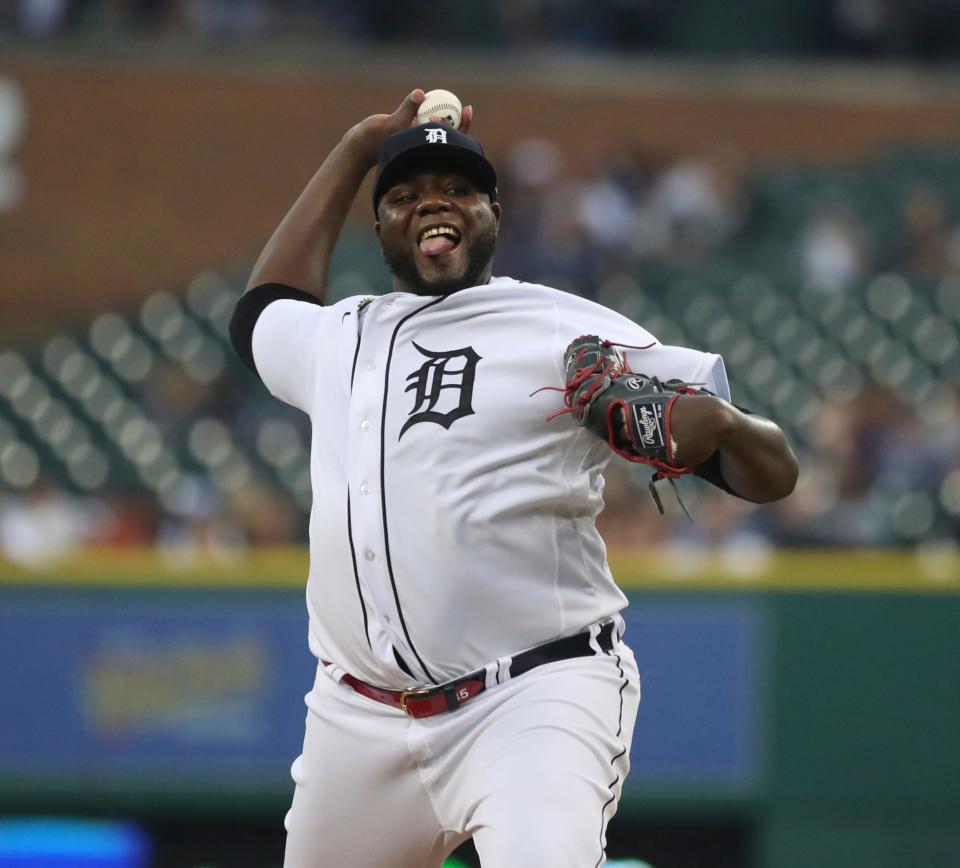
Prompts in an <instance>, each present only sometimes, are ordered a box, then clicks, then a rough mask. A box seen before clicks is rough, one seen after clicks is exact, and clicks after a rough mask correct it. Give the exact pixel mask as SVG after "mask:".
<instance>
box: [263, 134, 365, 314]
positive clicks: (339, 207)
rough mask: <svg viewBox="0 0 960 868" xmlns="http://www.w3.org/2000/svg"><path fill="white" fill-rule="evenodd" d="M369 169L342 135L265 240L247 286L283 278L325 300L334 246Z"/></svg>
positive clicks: (291, 284)
mask: <svg viewBox="0 0 960 868" xmlns="http://www.w3.org/2000/svg"><path fill="white" fill-rule="evenodd" d="M369 169H370V163H369V162H368V160H367V159H365V157H364V155H363V154H362V152H360V151H359V149H357V148H356V147H355V146H353V145H352V143H351V142H350V141H349V139H348V138H344V139H343V140H341V142H340V143H339V144H338V145H337V146H336V147H335V148H334V149H333V150H332V151H331V152H330V155H329V156H328V157H327V159H326V160H324V162H323V165H322V166H321V167H320V168H319V170H318V171H317V173H316V174H315V175H314V176H313V178H312V179H311V181H310V183H309V184H307V186H306V189H304V191H303V193H301V194H300V197H299V198H298V199H297V201H296V202H295V203H294V205H293V207H292V208H291V209H290V211H289V212H288V213H287V216H286V217H284V218H283V221H282V222H281V223H280V225H279V226H278V227H277V229H276V230H275V231H274V233H273V235H272V236H271V238H270V240H269V241H268V242H267V245H266V247H264V249H263V252H262V253H261V254H260V257H259V259H257V263H256V265H254V267H253V272H252V273H251V275H250V280H249V282H248V283H247V289H251V288H252V287H254V286H258V285H260V284H262V283H284V284H287V285H289V286H293V287H295V288H297V289H302V290H305V291H306V292H309V293H311V294H313V295H315V296H317V298H318V299H320V300H321V301H323V298H324V295H325V293H326V288H327V272H328V269H329V267H330V257H331V256H332V255H333V248H334V246H335V245H336V243H337V238H338V237H339V236H340V230H341V229H342V228H343V224H344V222H345V221H346V219H347V214H348V213H349V211H350V208H351V206H352V205H353V200H354V199H355V198H356V196H357V191H358V190H359V189H360V184H361V183H362V182H363V179H364V176H365V175H366V174H367V171H368V170H369Z"/></svg>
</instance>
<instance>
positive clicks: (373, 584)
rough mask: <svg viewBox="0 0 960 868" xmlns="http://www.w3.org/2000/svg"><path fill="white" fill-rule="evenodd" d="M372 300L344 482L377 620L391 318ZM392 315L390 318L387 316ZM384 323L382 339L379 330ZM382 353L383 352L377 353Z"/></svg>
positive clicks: (383, 591)
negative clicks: (382, 430) (385, 378)
mask: <svg viewBox="0 0 960 868" xmlns="http://www.w3.org/2000/svg"><path fill="white" fill-rule="evenodd" d="M377 307H378V305H377V304H374V305H371V307H370V308H369V309H368V311H367V314H366V318H365V322H364V327H363V333H362V336H361V344H360V350H359V355H358V358H357V364H356V368H355V374H354V377H353V384H352V389H351V398H350V412H351V418H352V420H353V421H352V424H351V428H352V430H353V431H356V432H357V435H356V436H351V437H349V438H348V439H349V444H348V449H349V467H348V484H349V486H350V490H351V493H352V495H353V496H352V497H351V499H350V503H351V511H352V521H353V533H354V545H355V546H356V553H357V572H358V574H359V578H360V581H361V583H362V584H363V585H365V586H366V588H367V590H368V592H369V594H370V599H371V601H372V604H373V610H374V611H373V612H371V614H372V615H373V617H374V618H375V619H376V620H379V621H380V622H381V624H389V621H388V620H387V619H388V617H389V615H388V613H389V612H390V611H391V607H392V606H393V595H392V590H391V588H390V580H389V575H388V573H387V569H386V559H385V557H384V548H383V513H382V503H381V500H380V497H379V496H377V495H378V492H379V480H380V420H381V415H382V409H383V408H382V401H383V388H384V385H383V371H384V363H385V353H386V346H387V344H388V343H389V340H388V338H389V330H390V329H392V327H393V325H392V323H391V322H383V320H382V311H378V310H377ZM389 319H392V318H388V320H389ZM384 329H387V333H386V338H387V339H384V336H383V330H384ZM381 352H382V353H384V358H381V357H380V355H379V354H380V353H381Z"/></svg>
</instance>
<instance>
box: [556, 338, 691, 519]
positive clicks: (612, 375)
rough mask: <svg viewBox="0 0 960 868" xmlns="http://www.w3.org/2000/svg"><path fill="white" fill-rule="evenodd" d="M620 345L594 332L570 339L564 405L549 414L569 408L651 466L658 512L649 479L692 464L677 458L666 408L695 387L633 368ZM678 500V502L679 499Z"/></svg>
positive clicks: (619, 449)
mask: <svg viewBox="0 0 960 868" xmlns="http://www.w3.org/2000/svg"><path fill="white" fill-rule="evenodd" d="M621 346H625V345H624V344H614V343H612V342H611V341H606V340H602V339H601V338H599V337H597V336H596V335H583V336H582V337H579V338H577V339H576V340H574V341H572V342H571V343H570V345H569V346H568V347H567V349H566V351H565V352H564V355H563V364H564V368H565V374H566V383H565V384H564V387H563V390H562V391H563V400H564V404H565V405H566V407H565V409H563V410H561V411H560V412H559V413H555V414H554V415H553V416H551V417H550V418H551V419H553V418H556V417H557V416H561V415H563V414H565V413H571V414H573V416H574V418H575V419H576V420H577V423H578V424H580V425H582V426H583V427H585V428H589V429H590V430H591V431H593V433H594V434H596V435H597V436H598V437H600V438H602V439H603V440H605V441H606V442H607V443H608V444H609V445H610V448H611V449H612V450H613V451H614V452H616V453H617V455H620V456H622V457H623V458H626V459H627V460H628V461H634V462H638V463H641V464H647V465H649V466H650V467H652V468H653V469H654V474H653V479H652V480H651V482H650V492H651V494H652V495H653V499H654V501H655V502H656V504H657V508H658V509H659V510H660V512H663V505H662V503H661V502H660V497H659V495H658V494H657V490H656V488H655V487H654V483H655V482H657V481H658V480H660V479H669V480H671V483H672V481H673V479H674V478H676V477H678V476H683V475H684V474H686V473H691V472H693V468H692V467H684V466H683V465H680V464H677V463H676V457H677V444H676V442H674V440H673V437H672V436H671V430H670V429H671V425H670V414H671V412H672V411H673V406H674V404H675V403H676V401H677V399H678V398H679V397H680V396H681V395H691V394H696V393H697V392H698V391H699V390H698V389H696V388H694V386H693V385H692V384H690V383H684V382H681V381H680V380H667V381H666V382H663V381H661V380H659V379H657V378H656V377H651V376H648V375H646V374H640V373H634V372H633V371H631V370H630V367H629V365H628V364H627V362H626V359H625V357H624V355H623V352H622V351H621V350H620V347H621ZM637 349H644V348H643V347H638V348H637ZM678 499H679V498H678ZM680 503H681V506H683V501H681V502H680ZM684 512H686V507H685V506H684ZM688 515H689V513H688Z"/></svg>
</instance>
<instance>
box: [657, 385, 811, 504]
mask: <svg viewBox="0 0 960 868" xmlns="http://www.w3.org/2000/svg"><path fill="white" fill-rule="evenodd" d="M672 422H673V430H672V435H671V436H672V437H673V439H674V440H675V441H676V444H677V448H678V452H677V456H676V463H677V464H679V465H681V466H683V467H698V466H699V465H700V464H702V463H703V462H704V461H706V460H708V459H709V458H710V457H711V456H713V455H714V454H715V453H716V452H719V453H720V472H721V474H722V475H723V480H724V482H726V483H727V485H728V486H730V488H732V489H733V490H734V491H735V492H736V493H737V494H739V495H740V497H743V498H745V499H746V500H752V501H754V502H755V503H768V502H769V501H771V500H779V499H780V498H781V497H786V496H787V495H788V494H790V492H791V491H793V487H794V486H795V485H796V483H797V474H798V472H799V471H798V465H797V459H796V456H794V454H793V450H792V449H791V448H790V444H789V443H788V442H787V438H786V437H785V436H784V433H783V431H781V430H780V428H778V427H777V426H776V425H775V424H774V423H773V422H771V421H770V420H769V419H764V418H762V417H761V416H752V415H750V414H748V413H742V412H741V411H740V410H738V409H737V408H736V407H734V406H733V404H730V403H729V402H727V401H724V400H723V399H722V398H717V397H715V396H713V395H689V396H683V397H681V398H680V399H679V400H678V401H677V403H676V405H675V407H674V409H673V416H672Z"/></svg>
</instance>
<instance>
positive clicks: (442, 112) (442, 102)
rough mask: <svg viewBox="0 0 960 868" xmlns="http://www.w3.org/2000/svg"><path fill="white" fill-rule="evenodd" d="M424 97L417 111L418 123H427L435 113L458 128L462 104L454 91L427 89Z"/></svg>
mask: <svg viewBox="0 0 960 868" xmlns="http://www.w3.org/2000/svg"><path fill="white" fill-rule="evenodd" d="M426 97H427V98H426V99H425V100H424V101H423V102H422V103H420V110H419V111H418V112H417V123H418V124H428V123H430V118H432V117H433V116H434V115H437V116H438V117H439V118H440V119H441V120H442V121H444V122H445V123H449V124H451V125H452V126H453V128H454V129H459V127H460V116H461V114H462V112H463V106H462V105H461V104H460V100H459V99H457V95H456V94H455V93H450V91H449V90H428V91H427V94H426Z"/></svg>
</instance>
